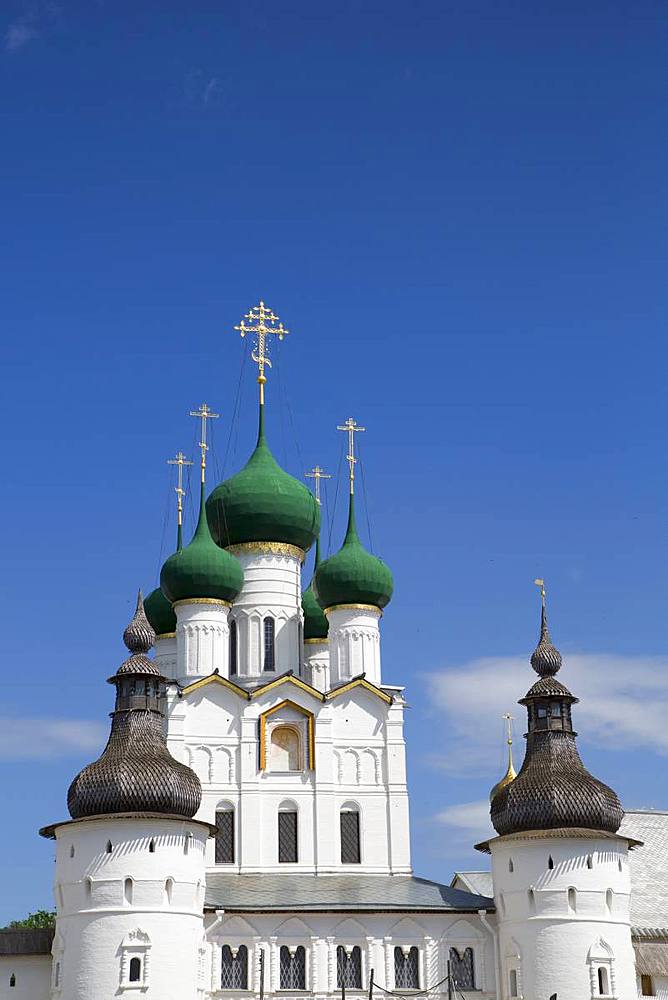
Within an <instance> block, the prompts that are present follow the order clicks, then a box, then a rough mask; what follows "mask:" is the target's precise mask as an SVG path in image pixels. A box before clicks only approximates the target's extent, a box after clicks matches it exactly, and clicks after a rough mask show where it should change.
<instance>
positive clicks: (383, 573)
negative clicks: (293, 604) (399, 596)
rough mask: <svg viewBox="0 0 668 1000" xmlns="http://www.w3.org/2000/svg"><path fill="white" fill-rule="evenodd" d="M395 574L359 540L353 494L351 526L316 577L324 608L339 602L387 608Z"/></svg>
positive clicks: (316, 593) (319, 601) (315, 588)
mask: <svg viewBox="0 0 668 1000" xmlns="http://www.w3.org/2000/svg"><path fill="white" fill-rule="evenodd" d="M393 589H394V584H393V582H392V574H391V573H390V571H389V569H388V568H387V566H386V565H385V563H384V562H382V560H380V559H377V558H376V557H375V556H372V555H371V553H370V552H367V550H366V549H365V548H364V546H363V545H362V543H361V542H360V540H359V536H358V534H357V528H356V525H355V503H354V497H353V495H352V494H351V496H350V511H349V514H348V530H347V531H346V537H345V539H344V542H343V545H342V546H341V548H340V549H339V551H338V552H337V553H336V554H335V555H333V556H330V558H329V559H325V561H324V563H322V564H321V565H320V566H319V567H318V569H317V571H316V574H315V576H314V578H313V590H314V592H315V596H316V599H317V601H318V604H319V605H320V607H321V608H331V607H335V606H336V605H337V604H371V605H373V606H374V607H376V608H384V607H385V605H386V604H389V602H390V598H391V597H392V591H393Z"/></svg>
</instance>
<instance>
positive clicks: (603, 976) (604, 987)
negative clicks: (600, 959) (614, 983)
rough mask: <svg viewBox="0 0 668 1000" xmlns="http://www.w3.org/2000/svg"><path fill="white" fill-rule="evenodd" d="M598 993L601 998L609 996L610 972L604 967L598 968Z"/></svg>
mask: <svg viewBox="0 0 668 1000" xmlns="http://www.w3.org/2000/svg"><path fill="white" fill-rule="evenodd" d="M598 993H599V996H602V997H607V996H608V995H609V994H608V970H607V969H605V968H604V967H603V966H602V965H599V967H598Z"/></svg>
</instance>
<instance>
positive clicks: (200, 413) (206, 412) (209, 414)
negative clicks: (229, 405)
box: [190, 403, 220, 482]
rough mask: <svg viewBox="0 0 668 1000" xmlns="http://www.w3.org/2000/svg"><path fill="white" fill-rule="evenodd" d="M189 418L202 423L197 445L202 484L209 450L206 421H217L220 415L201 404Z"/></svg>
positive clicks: (191, 412)
mask: <svg viewBox="0 0 668 1000" xmlns="http://www.w3.org/2000/svg"><path fill="white" fill-rule="evenodd" d="M190 416H191V417H199V419H200V420H201V421H202V435H201V436H202V440H201V441H200V443H199V447H200V450H201V452H202V482H204V480H205V478H206V453H207V451H208V450H209V446H208V444H207V443H206V422H207V420H217V419H218V417H219V416H220V414H219V413H213V411H212V410H210V409H209V407H208V406H207V405H206V403H202V405H201V406H200V408H199V410H191V411H190Z"/></svg>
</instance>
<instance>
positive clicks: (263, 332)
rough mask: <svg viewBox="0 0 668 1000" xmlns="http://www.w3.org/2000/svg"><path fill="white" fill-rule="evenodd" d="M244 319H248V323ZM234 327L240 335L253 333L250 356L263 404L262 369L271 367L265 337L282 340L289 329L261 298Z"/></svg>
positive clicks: (263, 381) (263, 375)
mask: <svg viewBox="0 0 668 1000" xmlns="http://www.w3.org/2000/svg"><path fill="white" fill-rule="evenodd" d="M244 320H248V324H246V323H245V322H244ZM234 329H235V330H238V331H239V333H240V334H241V336H242V337H245V336H246V334H247V333H254V334H255V338H256V339H255V345H254V347H253V351H252V352H251V357H252V359H253V361H254V362H255V363H256V365H257V368H258V375H257V380H258V384H259V386H260V406H264V385H265V382H266V381H267V377H266V375H265V374H264V369H265V367H266V368H271V361H270V359H269V355H268V354H267V337H269V336H272V335H273V336H276V337H278V339H279V340H283V337H285V335H286V334H288V333H289V332H290V331H289V330H286V328H285V327H284V326H283V324H282V323H281V321H280V319H279V317H278V316H277V315H276V314H275V313H274V311H273V310H272V309H270V308H269V306H267V305H265V304H264V302H263V301H262V299H260V304H259V305H257V306H253V308H252V309H250V310H249V311H248V312H247V313H246V315H245V316H244V318H243V319H242V320H241V323H239V324H238V325H237V326H235V328H234Z"/></svg>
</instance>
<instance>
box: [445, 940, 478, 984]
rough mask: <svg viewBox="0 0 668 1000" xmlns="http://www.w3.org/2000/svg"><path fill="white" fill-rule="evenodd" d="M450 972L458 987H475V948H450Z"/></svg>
mask: <svg viewBox="0 0 668 1000" xmlns="http://www.w3.org/2000/svg"><path fill="white" fill-rule="evenodd" d="M450 974H451V976H452V979H453V982H454V985H455V987H456V988H457V989H459V990H474V989H475V968H474V964H473V948H465V949H464V951H463V952H459V951H457V949H456V948H451V949H450Z"/></svg>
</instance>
